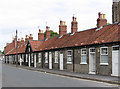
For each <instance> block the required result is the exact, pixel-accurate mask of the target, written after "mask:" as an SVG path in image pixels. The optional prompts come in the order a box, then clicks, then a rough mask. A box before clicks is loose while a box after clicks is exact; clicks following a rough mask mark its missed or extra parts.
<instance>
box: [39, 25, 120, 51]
mask: <svg viewBox="0 0 120 89" xmlns="http://www.w3.org/2000/svg"><path fill="white" fill-rule="evenodd" d="M119 31H120V29H119V26H118V23H116V24H112V25H106V26H103V27H102V28H98V29H97V28H93V29H89V30H86V31H80V32H76V33H74V34H66V35H63V36H61V37H55V38H51V39H48V40H47V41H45V42H43V44H42V45H40V46H39V47H38V50H37V51H41V50H49V49H56V48H65V47H74V46H81V45H90V44H98V43H108V42H118V41H120V39H119V38H118V37H119V34H118V32H119Z"/></svg>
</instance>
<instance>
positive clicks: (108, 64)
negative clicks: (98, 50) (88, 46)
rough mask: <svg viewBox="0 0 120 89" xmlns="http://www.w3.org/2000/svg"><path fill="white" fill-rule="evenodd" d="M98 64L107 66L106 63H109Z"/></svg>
mask: <svg viewBox="0 0 120 89" xmlns="http://www.w3.org/2000/svg"><path fill="white" fill-rule="evenodd" d="M100 65H106V66H107V65H109V64H108V63H100Z"/></svg>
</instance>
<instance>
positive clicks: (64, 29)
mask: <svg viewBox="0 0 120 89" xmlns="http://www.w3.org/2000/svg"><path fill="white" fill-rule="evenodd" d="M66 33H67V26H66V22H65V21H61V20H60V25H59V36H61V35H64V34H66Z"/></svg>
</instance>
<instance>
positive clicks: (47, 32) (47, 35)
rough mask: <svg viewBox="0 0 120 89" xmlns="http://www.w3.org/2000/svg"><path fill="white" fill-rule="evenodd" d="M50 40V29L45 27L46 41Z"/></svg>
mask: <svg viewBox="0 0 120 89" xmlns="http://www.w3.org/2000/svg"><path fill="white" fill-rule="evenodd" d="M48 38H50V27H48V26H46V39H48Z"/></svg>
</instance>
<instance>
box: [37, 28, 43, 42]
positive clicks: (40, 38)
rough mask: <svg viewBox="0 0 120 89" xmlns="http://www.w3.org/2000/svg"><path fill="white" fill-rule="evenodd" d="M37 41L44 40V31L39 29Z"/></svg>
mask: <svg viewBox="0 0 120 89" xmlns="http://www.w3.org/2000/svg"><path fill="white" fill-rule="evenodd" d="M38 40H44V31H43V30H40V29H39V33H38Z"/></svg>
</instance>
